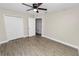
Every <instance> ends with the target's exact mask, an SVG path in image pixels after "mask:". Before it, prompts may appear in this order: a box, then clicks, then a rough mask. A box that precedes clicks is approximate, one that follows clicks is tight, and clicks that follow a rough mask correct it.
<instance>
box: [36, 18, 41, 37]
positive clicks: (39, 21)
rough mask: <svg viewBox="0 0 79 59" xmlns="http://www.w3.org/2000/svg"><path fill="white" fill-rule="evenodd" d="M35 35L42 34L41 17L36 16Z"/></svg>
mask: <svg viewBox="0 0 79 59" xmlns="http://www.w3.org/2000/svg"><path fill="white" fill-rule="evenodd" d="M36 35H38V36H41V35H42V19H41V18H36Z"/></svg>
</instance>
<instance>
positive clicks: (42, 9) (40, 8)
mask: <svg viewBox="0 0 79 59" xmlns="http://www.w3.org/2000/svg"><path fill="white" fill-rule="evenodd" d="M38 9H39V10H45V11H47V9H45V8H38Z"/></svg>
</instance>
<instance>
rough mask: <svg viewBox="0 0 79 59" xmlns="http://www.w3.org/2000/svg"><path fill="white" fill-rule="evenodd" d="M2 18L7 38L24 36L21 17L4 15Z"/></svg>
mask: <svg viewBox="0 0 79 59" xmlns="http://www.w3.org/2000/svg"><path fill="white" fill-rule="evenodd" d="M4 20H5V29H6V34H7V38H8V40H13V39H16V38H21V37H24V26H23V19H22V18H20V17H13V16H5V17H4Z"/></svg>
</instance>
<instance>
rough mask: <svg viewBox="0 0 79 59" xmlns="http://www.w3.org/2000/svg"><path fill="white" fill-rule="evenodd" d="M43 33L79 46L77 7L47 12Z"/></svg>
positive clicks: (78, 11)
mask: <svg viewBox="0 0 79 59" xmlns="http://www.w3.org/2000/svg"><path fill="white" fill-rule="evenodd" d="M43 35H44V36H48V37H51V38H54V39H55V40H58V41H61V42H64V43H68V44H70V45H73V46H76V47H79V8H73V9H68V10H62V11H60V12H52V13H48V14H47V15H46V18H45V20H44V27H43Z"/></svg>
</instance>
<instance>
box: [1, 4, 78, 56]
mask: <svg viewBox="0 0 79 59" xmlns="http://www.w3.org/2000/svg"><path fill="white" fill-rule="evenodd" d="M78 55H79V3H0V56H78Z"/></svg>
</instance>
